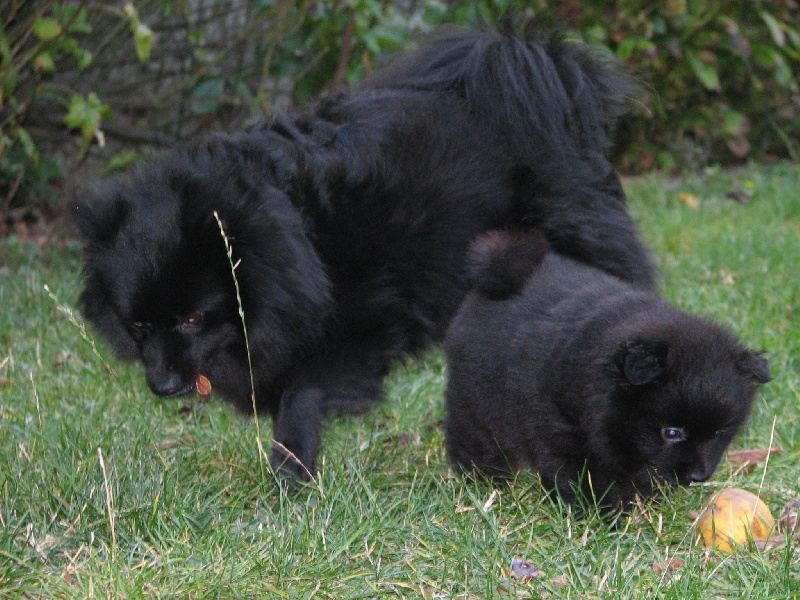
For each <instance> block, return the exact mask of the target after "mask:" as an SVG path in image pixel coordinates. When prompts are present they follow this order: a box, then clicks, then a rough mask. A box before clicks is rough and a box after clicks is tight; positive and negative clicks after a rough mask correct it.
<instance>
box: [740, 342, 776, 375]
mask: <svg viewBox="0 0 800 600" xmlns="http://www.w3.org/2000/svg"><path fill="white" fill-rule="evenodd" d="M765 352H766V351H765V350H758V351H753V350H745V351H744V352H742V354H741V355H740V356H739V359H738V361H737V362H736V367H737V368H738V369H739V371H740V372H741V373H743V374H744V375H746V376H747V377H751V378H753V379H754V380H755V381H757V382H758V383H767V382H768V381H772V374H771V373H770V372H769V364H768V363H767V360H766V359H765V358H763V355H764V354H765Z"/></svg>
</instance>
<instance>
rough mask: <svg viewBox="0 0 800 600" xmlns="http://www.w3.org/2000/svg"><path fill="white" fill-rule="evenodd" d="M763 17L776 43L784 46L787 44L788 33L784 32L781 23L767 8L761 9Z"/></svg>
mask: <svg viewBox="0 0 800 600" xmlns="http://www.w3.org/2000/svg"><path fill="white" fill-rule="evenodd" d="M761 19H762V20H763V21H764V23H766V24H767V27H768V28H769V32H770V33H771V34H772V39H773V40H774V41H775V44H776V45H777V46H778V47H783V46H784V45H785V44H786V35H785V34H784V33H783V29H781V24H780V23H778V21H777V20H776V19H775V17H773V16H772V15H771V14H769V13H768V12H767V11H765V10H762V11H761Z"/></svg>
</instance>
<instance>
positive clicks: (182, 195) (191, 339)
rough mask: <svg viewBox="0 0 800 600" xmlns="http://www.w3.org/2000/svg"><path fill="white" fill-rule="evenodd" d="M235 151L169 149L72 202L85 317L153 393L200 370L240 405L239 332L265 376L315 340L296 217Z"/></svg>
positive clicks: (189, 388) (317, 314) (319, 293)
mask: <svg viewBox="0 0 800 600" xmlns="http://www.w3.org/2000/svg"><path fill="white" fill-rule="evenodd" d="M212 150H213V152H212ZM235 153H236V149H235V148H226V147H214V148H212V149H200V150H198V149H194V150H192V151H186V152H175V153H172V154H170V155H169V156H168V157H166V158H165V159H162V160H160V161H156V162H154V163H151V164H149V165H146V166H145V167H143V168H141V169H140V170H139V171H137V172H136V173H134V174H133V175H132V176H131V177H130V178H129V179H127V180H125V181H120V182H117V183H115V184H113V185H109V186H107V187H105V188H102V189H100V190H99V192H98V193H97V194H96V195H95V196H94V197H92V198H89V199H86V200H81V201H77V202H75V203H74V205H73V208H72V214H73V218H74V220H75V222H76V224H77V226H78V229H79V230H80V232H81V233H82V235H83V237H84V238H85V240H86V245H85V251H84V283H85V288H84V290H83V292H82V294H81V297H80V303H81V305H82V309H83V312H84V314H85V316H86V317H87V318H88V319H89V320H90V321H91V322H92V323H93V324H94V326H95V328H96V329H97V330H98V331H99V332H100V333H101V334H102V335H103V336H104V337H105V338H107V339H108V341H109V342H110V343H111V344H112V345H113V347H114V348H115V350H116V351H117V354H118V355H119V356H120V357H121V358H123V359H127V360H141V361H142V362H143V364H144V366H145V369H146V376H147V382H148V384H149V386H150V388H151V389H152V390H153V392H155V393H156V394H158V395H160V396H180V395H185V394H190V393H192V392H193V391H194V382H195V379H196V377H197V376H198V375H199V374H203V375H206V376H207V377H208V378H209V379H211V381H212V383H213V384H214V388H215V389H216V390H218V391H219V392H220V393H222V394H223V395H225V396H227V397H228V398H229V399H231V400H233V401H234V402H236V403H237V404H239V405H240V406H243V407H246V406H248V405H249V398H250V378H249V374H248V369H249V365H248V357H247V346H246V344H245V327H246V329H247V334H248V342H249V346H250V351H251V355H252V360H253V363H254V367H255V369H257V370H258V372H259V374H260V375H261V376H262V377H267V378H268V377H276V376H277V375H278V374H279V373H280V372H281V371H282V370H284V369H285V368H286V367H287V364H288V363H289V362H290V361H291V360H292V359H293V358H294V357H295V356H296V353H297V352H299V351H300V350H299V348H300V347H301V346H302V345H303V344H304V343H305V342H306V341H307V338H308V337H309V336H310V337H314V336H319V335H321V328H322V321H323V319H322V318H321V315H324V314H326V311H327V310H328V309H327V307H328V303H329V289H328V285H329V284H328V280H327V277H326V275H325V273H324V270H323V267H322V265H321V263H320V261H319V259H318V258H317V256H316V254H315V252H314V249H313V247H312V245H311V242H310V241H309V238H308V236H307V234H306V231H305V226H304V223H303V221H302V219H301V217H300V215H299V213H298V212H297V210H296V209H295V208H294V207H293V206H292V204H291V202H289V200H288V198H287V197H286V196H285V194H283V192H281V191H280V190H278V189H277V188H275V187H274V186H271V185H270V183H269V182H268V181H265V180H264V179H265V178H264V175H261V174H260V173H259V172H256V171H255V170H249V169H247V168H243V167H242V165H241V164H239V162H238V161H237V160H236V156H235ZM245 167H246V166H245ZM222 230H224V233H225V238H227V245H226V240H225V239H224V238H223V233H222ZM229 250H230V256H229ZM234 267H235V268H234ZM237 284H238V288H237ZM240 309H241V313H243V315H244V326H243V323H242V315H241V314H240Z"/></svg>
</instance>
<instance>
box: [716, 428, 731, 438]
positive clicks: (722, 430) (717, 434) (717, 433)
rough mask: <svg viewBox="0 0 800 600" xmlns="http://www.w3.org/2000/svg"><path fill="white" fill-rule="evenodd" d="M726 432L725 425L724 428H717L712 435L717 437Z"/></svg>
mask: <svg viewBox="0 0 800 600" xmlns="http://www.w3.org/2000/svg"><path fill="white" fill-rule="evenodd" d="M726 433H728V428H727V427H726V428H724V429H717V430H716V431H715V432H714V437H719V436H721V435H725V434H726Z"/></svg>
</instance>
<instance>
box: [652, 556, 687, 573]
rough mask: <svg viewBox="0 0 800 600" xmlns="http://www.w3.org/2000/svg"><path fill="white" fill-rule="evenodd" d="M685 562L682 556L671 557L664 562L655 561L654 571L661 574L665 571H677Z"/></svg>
mask: <svg viewBox="0 0 800 600" xmlns="http://www.w3.org/2000/svg"><path fill="white" fill-rule="evenodd" d="M683 562H684V561H682V560H681V559H680V558H670V559H669V560H667V561H664V562H658V561H655V562H654V563H653V572H655V574H656V575H661V574H662V573H665V572H671V571H677V570H678V569H680V568H681V567H682V566H683Z"/></svg>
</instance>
